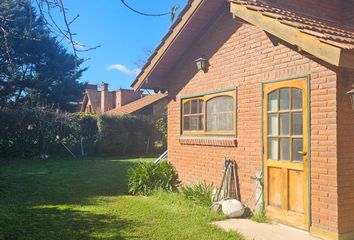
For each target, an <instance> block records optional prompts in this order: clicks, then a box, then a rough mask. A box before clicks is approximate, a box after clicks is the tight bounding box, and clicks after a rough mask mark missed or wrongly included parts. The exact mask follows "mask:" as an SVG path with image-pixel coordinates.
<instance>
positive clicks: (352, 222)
mask: <svg viewBox="0 0 354 240" xmlns="http://www.w3.org/2000/svg"><path fill="white" fill-rule="evenodd" d="M352 88H354V71H353V72H344V73H343V75H342V76H341V78H340V81H338V97H337V99H338V117H337V118H338V120H337V121H338V186H339V189H338V194H339V206H340V208H339V231H340V232H341V233H345V232H349V231H354V111H353V109H352V106H351V103H350V100H349V96H348V95H347V94H346V92H348V91H349V90H351V89H352Z"/></svg>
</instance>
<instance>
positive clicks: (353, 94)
mask: <svg viewBox="0 0 354 240" xmlns="http://www.w3.org/2000/svg"><path fill="white" fill-rule="evenodd" d="M347 94H348V95H349V97H350V101H351V103H352V108H353V110H354V89H352V90H350V91H349V92H347Z"/></svg>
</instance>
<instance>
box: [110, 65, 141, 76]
mask: <svg viewBox="0 0 354 240" xmlns="http://www.w3.org/2000/svg"><path fill="white" fill-rule="evenodd" d="M108 70H117V71H119V72H122V73H125V74H127V75H130V76H137V75H138V74H139V73H140V71H141V69H140V68H133V69H129V68H128V67H127V66H124V65H123V64H119V63H118V64H112V65H109V66H108Z"/></svg>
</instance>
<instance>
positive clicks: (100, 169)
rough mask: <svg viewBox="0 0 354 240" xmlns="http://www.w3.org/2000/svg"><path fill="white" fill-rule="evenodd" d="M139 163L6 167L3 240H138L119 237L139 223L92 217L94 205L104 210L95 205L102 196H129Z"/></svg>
mask: <svg viewBox="0 0 354 240" xmlns="http://www.w3.org/2000/svg"><path fill="white" fill-rule="evenodd" d="M139 161H142V159H136V158H124V159H123V158H121V159H119V158H103V159H97V158H88V159H77V160H65V159H64V160H62V159H54V160H48V161H16V162H6V163H2V164H1V166H0V168H1V172H2V175H3V178H2V179H5V184H4V185H5V189H4V193H3V195H2V196H1V197H0V240H20V239H21V240H22V239H26V240H32V239H36V240H37V239H48V240H49V239H80V240H81V239H130V238H134V239H139V238H140V237H139V236H134V235H133V234H134V232H133V233H131V232H130V233H129V237H127V236H125V237H123V236H122V232H121V231H122V230H124V229H125V230H126V229H131V228H134V227H135V226H136V225H137V224H138V223H135V222H127V221H126V220H122V219H120V218H119V216H118V217H117V216H112V215H110V214H103V213H102V212H100V211H98V212H96V213H93V212H95V211H93V212H89V211H90V209H89V208H91V207H93V208H95V207H96V206H93V205H95V204H98V205H101V206H102V202H100V203H98V202H97V201H102V198H104V197H110V196H119V195H125V194H127V193H128V187H127V185H128V179H127V172H128V169H129V168H130V167H133V166H135V165H136V164H137V163H138V162H139ZM70 205H74V206H78V207H79V209H83V211H77V210H75V209H76V207H74V208H75V209H72V207H71V206H70ZM52 206H53V207H52ZM86 210H87V211H86Z"/></svg>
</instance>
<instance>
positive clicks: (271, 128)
mask: <svg viewBox="0 0 354 240" xmlns="http://www.w3.org/2000/svg"><path fill="white" fill-rule="evenodd" d="M268 135H271V136H277V135H278V115H277V114H268Z"/></svg>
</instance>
